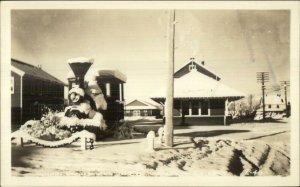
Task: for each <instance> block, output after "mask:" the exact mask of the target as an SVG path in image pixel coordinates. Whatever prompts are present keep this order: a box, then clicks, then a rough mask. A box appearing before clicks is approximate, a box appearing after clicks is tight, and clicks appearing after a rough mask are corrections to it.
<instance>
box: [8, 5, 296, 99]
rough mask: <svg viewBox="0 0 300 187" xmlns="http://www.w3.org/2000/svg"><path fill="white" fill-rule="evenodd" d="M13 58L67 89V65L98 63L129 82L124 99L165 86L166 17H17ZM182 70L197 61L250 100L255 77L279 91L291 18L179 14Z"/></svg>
mask: <svg viewBox="0 0 300 187" xmlns="http://www.w3.org/2000/svg"><path fill="white" fill-rule="evenodd" d="M11 20H12V35H11V37H12V58H15V59H18V60H21V61H24V62H27V63H30V64H33V65H42V68H43V69H44V70H45V71H47V72H49V73H50V74H52V75H54V76H56V77H57V78H59V79H61V80H62V81H64V82H67V79H66V75H67V73H68V72H69V71H70V67H69V66H68V64H67V63H66V61H67V59H69V58H74V57H80V56H85V57H91V58H94V60H95V61H94V64H93V65H92V67H91V69H108V68H110V69H118V70H119V71H121V72H122V73H124V74H125V75H126V76H127V83H126V85H125V98H126V99H131V98H135V97H150V96H151V93H152V92H154V91H155V90H156V89H159V88H160V87H162V86H165V85H166V73H167V52H168V48H167V36H166V34H167V25H168V23H167V22H168V14H167V11H164V10H13V11H12V17H11ZM176 21H177V23H176V32H175V33H176V37H175V46H176V48H175V70H177V69H179V68H181V67H182V66H183V65H185V64H187V63H188V62H189V59H190V57H194V58H195V59H196V61H198V62H199V63H200V62H201V61H205V66H206V67H207V68H208V69H210V70H212V71H213V72H215V73H216V74H217V75H219V76H220V77H221V79H222V80H221V81H223V83H224V84H227V85H228V86H231V87H233V88H235V89H237V90H239V91H242V92H245V93H246V94H250V93H252V94H259V93H260V85H259V84H258V83H257V82H256V72H258V71H268V72H270V79H271V82H270V83H269V84H268V85H267V89H271V88H272V85H275V84H278V83H279V81H281V80H289V79H290V78H289V77H290V70H289V68H290V57H289V53H290V47H289V45H290V13H289V11H280V10H276V11H275V10H272V11H265V10H264V11H262V10H261V11H254V10H249V11H246V10H240V11H238V10H176Z"/></svg>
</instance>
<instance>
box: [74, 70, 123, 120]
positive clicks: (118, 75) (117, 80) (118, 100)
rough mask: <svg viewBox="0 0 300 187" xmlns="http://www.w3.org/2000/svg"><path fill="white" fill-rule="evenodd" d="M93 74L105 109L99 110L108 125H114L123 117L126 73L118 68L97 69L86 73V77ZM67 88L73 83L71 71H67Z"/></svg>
mask: <svg viewBox="0 0 300 187" xmlns="http://www.w3.org/2000/svg"><path fill="white" fill-rule="evenodd" d="M88 76H95V78H96V80H97V83H98V85H99V87H100V88H101V90H102V92H103V94H104V98H105V100H106V102H107V110H105V111H101V113H102V114H103V118H104V119H105V121H106V123H107V124H108V125H114V124H115V123H116V122H117V121H119V120H121V119H124V84H125V83H126V79H127V77H126V75H124V74H123V73H122V72H120V71H118V70H98V71H97V73H96V75H91V74H89V73H87V75H86V77H88ZM68 81H69V90H70V89H71V88H72V87H73V86H74V85H75V76H74V73H73V72H72V71H70V72H69V73H68Z"/></svg>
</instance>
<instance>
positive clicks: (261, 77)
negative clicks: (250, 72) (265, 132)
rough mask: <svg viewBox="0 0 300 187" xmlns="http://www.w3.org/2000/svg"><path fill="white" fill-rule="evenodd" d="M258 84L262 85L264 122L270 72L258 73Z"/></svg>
mask: <svg viewBox="0 0 300 187" xmlns="http://www.w3.org/2000/svg"><path fill="white" fill-rule="evenodd" d="M256 79H257V82H260V83H261V91H262V103H263V121H264V120H265V89H266V86H265V82H268V81H269V72H257V73H256Z"/></svg>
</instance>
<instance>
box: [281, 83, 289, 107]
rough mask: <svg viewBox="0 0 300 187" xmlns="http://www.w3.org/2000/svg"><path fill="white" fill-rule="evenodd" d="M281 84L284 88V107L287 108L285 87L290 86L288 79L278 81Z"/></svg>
mask: <svg viewBox="0 0 300 187" xmlns="http://www.w3.org/2000/svg"><path fill="white" fill-rule="evenodd" d="M280 83H281V86H282V87H283V88H284V101H285V109H286V110H287V94H286V92H287V91H286V90H287V87H288V86H290V81H280Z"/></svg>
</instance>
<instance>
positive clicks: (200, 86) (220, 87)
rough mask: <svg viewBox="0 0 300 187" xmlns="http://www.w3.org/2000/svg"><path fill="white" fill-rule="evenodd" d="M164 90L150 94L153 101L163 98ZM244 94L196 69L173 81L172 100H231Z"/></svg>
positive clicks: (164, 95)
mask: <svg viewBox="0 0 300 187" xmlns="http://www.w3.org/2000/svg"><path fill="white" fill-rule="evenodd" d="M165 97H166V89H165V88H161V89H158V91H157V92H156V93H153V94H152V97H151V98H153V99H155V98H165ZM243 97H245V94H244V93H242V92H240V91H237V90H235V89H233V88H231V87H229V86H227V85H225V84H224V83H223V82H222V81H218V80H216V79H213V78H211V77H209V76H207V75H206V74H203V73H201V72H199V71H197V70H196V69H194V70H191V71H189V72H188V73H186V74H185V75H183V76H181V77H180V78H175V79H174V98H232V99H240V98H243Z"/></svg>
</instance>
